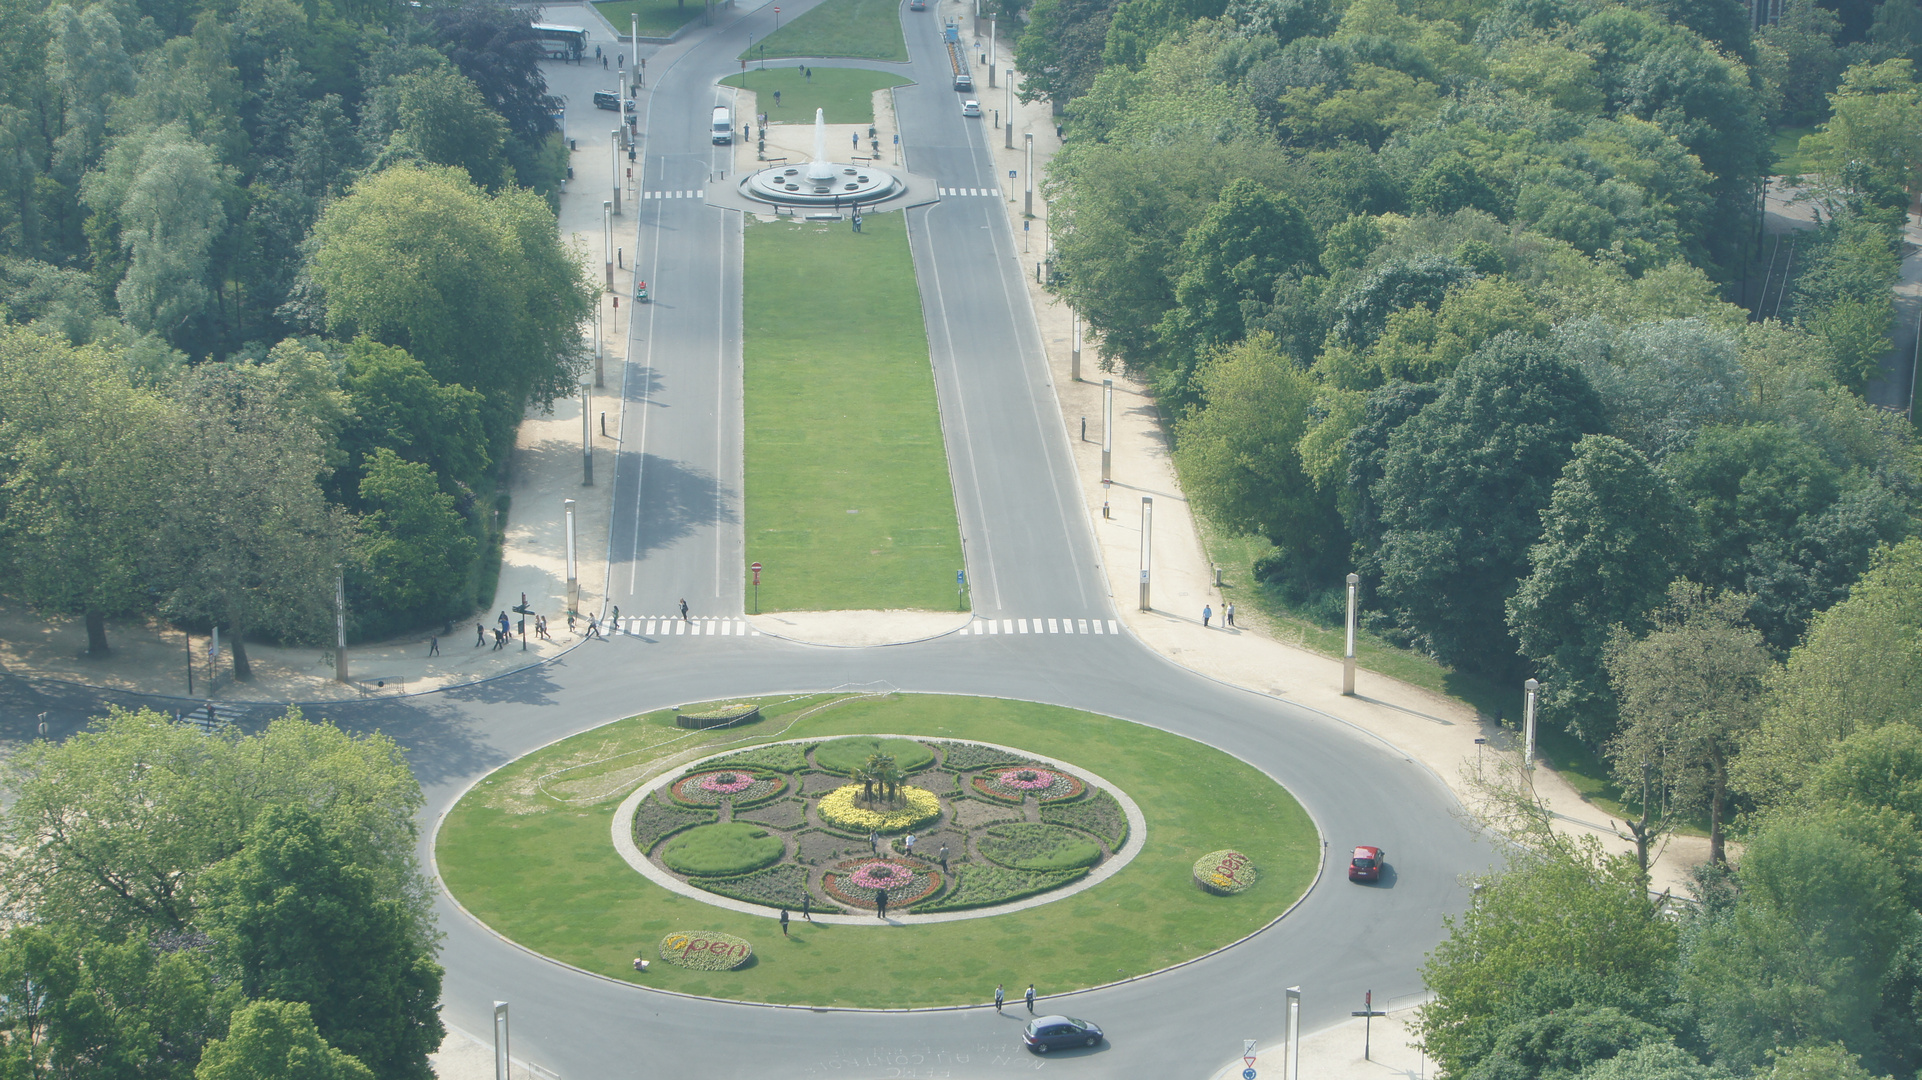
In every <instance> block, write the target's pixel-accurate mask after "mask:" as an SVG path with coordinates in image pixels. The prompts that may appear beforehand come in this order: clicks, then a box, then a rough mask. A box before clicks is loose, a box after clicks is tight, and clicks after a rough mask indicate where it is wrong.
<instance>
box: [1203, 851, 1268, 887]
mask: <svg viewBox="0 0 1922 1080" xmlns="http://www.w3.org/2000/svg"><path fill="white" fill-rule="evenodd" d="M1260 880H1261V871H1260V870H1259V869H1257V868H1256V866H1255V864H1254V862H1253V860H1251V859H1249V858H1248V856H1246V855H1243V854H1242V853H1241V852H1239V851H1210V852H1209V853H1208V854H1206V855H1203V856H1202V857H1201V858H1199V859H1196V860H1195V884H1196V885H1199V886H1200V887H1201V890H1202V891H1203V892H1210V893H1213V894H1215V895H1216V896H1233V895H1235V894H1236V893H1239V892H1247V891H1248V890H1249V889H1251V888H1253V887H1254V884H1255V882H1257V881H1260Z"/></svg>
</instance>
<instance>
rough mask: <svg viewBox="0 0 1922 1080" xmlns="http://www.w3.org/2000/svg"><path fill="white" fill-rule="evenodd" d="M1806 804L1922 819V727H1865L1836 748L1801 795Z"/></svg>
mask: <svg viewBox="0 0 1922 1080" xmlns="http://www.w3.org/2000/svg"><path fill="white" fill-rule="evenodd" d="M1796 801H1797V803H1799V804H1800V805H1803V806H1823V805H1830V806H1846V805H1855V806H1869V807H1887V808H1888V809H1891V810H1894V811H1896V812H1897V813H1901V814H1907V815H1908V816H1909V817H1911V818H1914V819H1915V820H1917V821H1922V728H1917V727H1914V726H1911V725H1910V724H1906V723H1897V724H1886V725H1884V726H1882V727H1875V728H1864V729H1862V730H1860V731H1857V732H1855V733H1854V734H1853V735H1850V736H1849V737H1848V738H1846V739H1843V740H1842V741H1841V742H1839V743H1837V744H1835V747H1834V751H1833V753H1831V754H1830V755H1829V756H1828V758H1827V760H1825V761H1823V762H1822V763H1821V764H1820V765H1818V766H1816V767H1815V769H1814V771H1813V772H1812V773H1811V774H1810V775H1809V781H1808V784H1807V785H1806V786H1804V787H1803V788H1802V789H1801V790H1800V791H1798V792H1797V793H1796Z"/></svg>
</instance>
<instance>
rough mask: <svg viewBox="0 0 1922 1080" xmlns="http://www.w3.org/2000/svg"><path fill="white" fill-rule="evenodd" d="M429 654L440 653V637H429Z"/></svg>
mask: <svg viewBox="0 0 1922 1080" xmlns="http://www.w3.org/2000/svg"><path fill="white" fill-rule="evenodd" d="M427 655H429V656H439V655H440V638H438V637H429V638H428V639H427Z"/></svg>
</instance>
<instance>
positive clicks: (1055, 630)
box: [961, 618, 1121, 636]
mask: <svg viewBox="0 0 1922 1080" xmlns="http://www.w3.org/2000/svg"><path fill="white" fill-rule="evenodd" d="M961 633H963V634H974V635H976V636H980V635H985V634H1100V635H1103V636H1107V635H1112V634H1119V633H1121V627H1120V625H1119V624H1117V623H1116V622H1115V621H1114V620H1113V619H1105V620H1104V619H1075V618H1067V619H1060V618H1056V619H976V620H974V621H973V622H971V623H969V624H968V625H966V626H964V627H962V628H961Z"/></svg>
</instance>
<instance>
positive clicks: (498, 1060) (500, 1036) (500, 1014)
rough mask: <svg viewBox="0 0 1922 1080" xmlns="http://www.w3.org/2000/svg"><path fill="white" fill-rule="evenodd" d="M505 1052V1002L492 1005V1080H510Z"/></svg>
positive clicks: (506, 1053)
mask: <svg viewBox="0 0 1922 1080" xmlns="http://www.w3.org/2000/svg"><path fill="white" fill-rule="evenodd" d="M510 1061H512V1058H510V1057H509V1056H508V1051H507V1002H505V1001H496V1002H495V1003H494V1080H511V1078H510V1077H509V1076H508V1073H509V1072H510V1071H511V1066H510V1065H509V1062H510Z"/></svg>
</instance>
